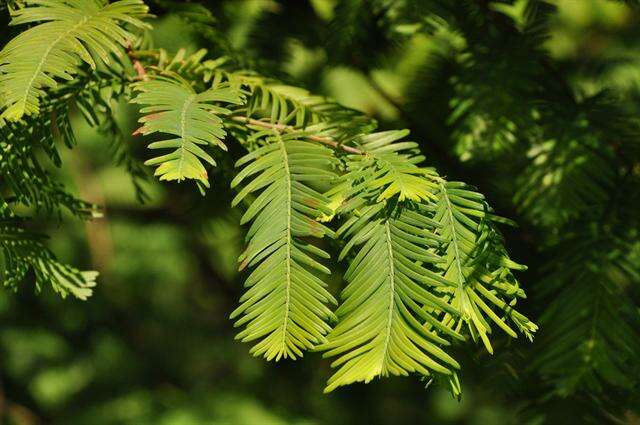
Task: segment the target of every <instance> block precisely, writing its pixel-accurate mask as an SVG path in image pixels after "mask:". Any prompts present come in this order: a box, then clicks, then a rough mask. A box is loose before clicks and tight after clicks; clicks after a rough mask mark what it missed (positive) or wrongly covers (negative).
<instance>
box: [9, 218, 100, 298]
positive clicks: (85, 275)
mask: <svg viewBox="0 0 640 425" xmlns="http://www.w3.org/2000/svg"><path fill="white" fill-rule="evenodd" d="M5 211H6V210H5ZM3 215H5V214H4V213H3ZM43 239H44V237H43V236H42V235H38V234H35V233H31V232H28V231H26V230H25V229H24V228H23V227H22V226H20V223H19V221H18V219H16V218H14V217H7V218H2V219H0V252H1V254H2V260H3V261H2V262H1V264H0V271H1V272H2V273H1V274H0V277H1V278H2V282H3V284H4V285H5V286H7V287H9V288H14V289H15V288H16V287H17V285H18V284H19V283H20V281H22V280H23V279H24V278H25V276H26V275H27V273H28V272H29V270H33V272H34V275H35V281H36V288H37V289H38V290H41V289H42V287H43V286H45V285H51V287H52V288H53V289H54V290H55V291H56V292H58V293H59V294H60V295H61V296H62V297H66V296H67V295H69V294H71V295H73V296H75V297H76V298H79V299H81V300H85V299H87V298H88V297H89V296H91V294H92V292H93V289H92V288H93V287H94V286H95V280H96V277H97V276H98V273H97V272H94V271H86V272H85V271H79V270H77V269H75V268H73V267H71V266H69V265H67V264H64V263H61V262H59V261H58V260H57V259H56V258H55V256H54V255H53V254H52V253H51V251H49V250H48V249H47V248H46V247H45V246H44V245H43V243H42V241H43Z"/></svg>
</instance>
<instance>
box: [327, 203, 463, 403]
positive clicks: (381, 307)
mask: <svg viewBox="0 0 640 425" xmlns="http://www.w3.org/2000/svg"><path fill="white" fill-rule="evenodd" d="M383 209H384V204H382V203H380V204H378V205H376V206H370V207H365V208H363V209H362V210H361V216H360V217H358V218H357V219H355V220H353V219H352V220H349V221H348V222H347V223H346V225H345V226H343V227H342V228H341V229H340V231H339V233H340V234H341V235H342V236H343V237H350V239H349V242H348V243H347V245H346V246H345V248H344V250H343V251H342V253H341V254H340V258H341V259H342V258H344V257H345V256H346V255H347V254H349V253H350V252H351V250H352V249H355V248H356V247H357V248H359V249H358V251H357V254H356V255H355V256H354V258H353V259H352V260H351V261H350V263H349V268H348V269H347V271H346V273H345V275H344V278H345V280H346V281H347V282H348V283H349V284H348V285H347V286H346V287H345V288H344V290H343V291H342V299H343V302H342V304H341V305H340V307H339V308H338V310H337V311H336V314H337V315H338V318H339V321H338V325H337V326H336V328H335V329H334V330H333V331H332V332H331V333H330V334H329V337H328V342H327V343H326V344H324V345H323V346H322V347H321V348H322V349H323V350H327V352H326V353H325V354H324V356H325V357H328V356H339V358H338V359H337V360H335V361H334V362H333V363H332V366H333V367H339V369H338V371H337V372H336V373H335V374H334V375H333V376H332V377H331V378H330V379H329V382H328V383H327V387H326V389H325V392H329V391H332V390H334V389H335V388H337V387H339V386H342V385H348V384H351V383H353V382H365V383H366V382H369V381H371V380H372V379H374V378H376V377H379V376H388V375H390V374H391V375H405V376H406V375H408V374H409V373H418V374H420V375H422V376H429V375H430V374H431V373H432V372H437V373H441V374H446V375H450V374H452V373H453V372H452V371H453V370H455V369H458V368H459V367H460V366H459V365H458V363H457V362H456V361H455V360H454V359H453V358H452V357H451V356H449V355H448V354H447V353H446V352H445V351H444V350H443V349H442V348H441V346H446V345H449V344H450V343H449V342H448V341H447V339H445V338H442V337H441V336H439V335H438V333H440V332H442V333H445V334H448V335H449V336H454V337H455V336H458V335H457V334H456V333H455V332H453V331H451V330H450V329H448V328H446V327H444V326H442V325H441V324H440V323H439V322H438V320H437V319H436V318H435V317H433V316H432V315H431V314H430V313H428V312H427V311H426V310H425V307H427V308H432V309H436V310H438V311H440V310H444V311H448V312H450V313H452V314H456V312H455V310H454V309H452V308H451V307H449V306H448V305H447V304H446V302H445V301H443V300H442V299H441V298H440V297H438V296H436V295H434V294H433V289H432V288H433V287H439V286H444V285H448V284H449V283H448V282H447V281H445V280H444V279H441V278H439V277H438V276H436V275H435V274H434V273H433V272H432V271H430V270H428V269H427V268H426V267H429V265H433V264H435V263H437V262H439V261H441V259H440V257H438V256H437V255H435V254H433V252H431V250H430V247H431V246H433V245H435V244H437V236H436V235H435V233H434V232H433V229H434V225H435V223H434V222H433V221H432V220H430V219H428V218H427V217H425V215H424V214H421V211H420V210H418V211H409V210H404V211H402V213H400V215H399V216H398V217H393V218H384V217H378V218H375V219H372V217H375V216H376V214H377V213H380V212H381V211H382V210H383ZM425 322H426V323H428V324H431V325H432V326H433V329H432V330H430V329H427V327H426V326H425V325H424V323H425Z"/></svg>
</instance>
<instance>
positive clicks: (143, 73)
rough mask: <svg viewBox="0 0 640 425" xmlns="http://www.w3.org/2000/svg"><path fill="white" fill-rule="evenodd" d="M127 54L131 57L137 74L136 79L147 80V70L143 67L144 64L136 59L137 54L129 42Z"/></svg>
mask: <svg viewBox="0 0 640 425" xmlns="http://www.w3.org/2000/svg"><path fill="white" fill-rule="evenodd" d="M127 56H129V59H131V63H132V64H133V69H135V70H136V73H137V74H138V79H140V80H142V81H148V80H149V76H148V75H147V70H146V69H144V65H142V62H140V61H139V60H138V56H137V55H136V54H134V52H133V47H132V46H131V43H129V44H128V45H127Z"/></svg>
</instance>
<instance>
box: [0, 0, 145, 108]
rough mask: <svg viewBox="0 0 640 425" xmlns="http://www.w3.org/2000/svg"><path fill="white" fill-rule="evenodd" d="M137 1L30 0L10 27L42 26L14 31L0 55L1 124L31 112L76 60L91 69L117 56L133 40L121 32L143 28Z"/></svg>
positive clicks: (140, 4) (74, 67)
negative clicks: (127, 28) (129, 26)
mask: <svg viewBox="0 0 640 425" xmlns="http://www.w3.org/2000/svg"><path fill="white" fill-rule="evenodd" d="M147 10H148V9H147V7H146V6H145V5H144V3H143V2H142V1H141V0H120V1H116V2H114V3H110V4H109V3H106V2H105V1H104V0H61V1H55V2H54V1H50V0H30V1H29V2H28V7H25V8H20V9H17V10H16V11H15V12H14V15H13V20H12V21H11V25H21V24H31V23H36V22H43V21H44V23H40V24H38V25H36V26H34V27H31V28H29V29H28V30H26V31H24V32H22V33H20V34H19V35H18V36H17V37H15V38H14V39H12V40H11V41H10V42H9V43H8V44H7V45H6V46H4V48H3V49H2V51H0V99H2V100H1V101H0V110H3V112H2V117H3V118H5V119H7V120H19V119H20V118H22V116H23V115H33V114H37V113H38V112H39V110H40V98H41V97H43V96H44V93H45V90H46V89H47V88H55V87H56V86H57V84H58V83H57V82H56V79H65V80H71V79H73V76H74V75H75V74H76V73H77V72H78V67H79V65H80V64H81V63H82V62H85V63H87V64H89V65H90V66H91V67H92V68H95V67H96V59H99V61H101V62H103V63H105V64H109V62H110V61H111V60H112V59H111V58H110V55H111V54H113V55H116V56H121V55H122V48H123V47H125V46H126V45H127V44H128V43H130V42H131V41H132V40H133V38H134V36H133V34H131V33H130V32H128V31H127V30H125V29H124V28H123V26H124V25H125V24H130V25H132V26H134V27H137V28H143V27H145V24H144V23H143V22H142V21H141V20H140V19H141V18H143V17H145V16H146V14H147Z"/></svg>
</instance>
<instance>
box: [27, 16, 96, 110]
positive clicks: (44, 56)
mask: <svg viewBox="0 0 640 425" xmlns="http://www.w3.org/2000/svg"><path fill="white" fill-rule="evenodd" d="M99 13H100V11H98V13H96V14H93V15H89V16H85V17H83V18H82V20H81V21H80V22H78V23H77V24H75V25H74V26H73V27H71V28H70V29H69V30H67V31H65V32H64V33H62V34H60V35H59V36H58V38H56V39H55V40H54V41H53V43H51V45H49V47H48V48H47V50H45V52H44V55H42V59H41V60H40V63H38V66H37V67H36V69H35V71H34V73H33V75H32V76H31V79H30V80H29V84H27V88H26V90H25V92H24V96H23V97H22V100H21V101H20V104H22V108H21V109H22V110H21V113H20V116H22V115H23V114H24V112H25V109H26V108H27V98H28V97H29V93H30V92H31V91H32V89H33V82H34V81H35V80H36V78H37V77H38V74H39V73H40V70H41V69H42V67H43V66H44V63H45V62H46V60H47V58H48V57H49V55H50V54H51V51H52V50H53V48H54V47H55V46H56V45H57V44H58V43H59V42H60V41H61V40H62V39H64V38H66V37H67V36H68V35H69V34H71V33H72V32H73V31H75V30H76V29H78V27H81V26H82V25H84V24H85V23H86V22H87V21H88V20H89V19H91V18H93V17H95V16H96V15H97V14H99Z"/></svg>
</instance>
